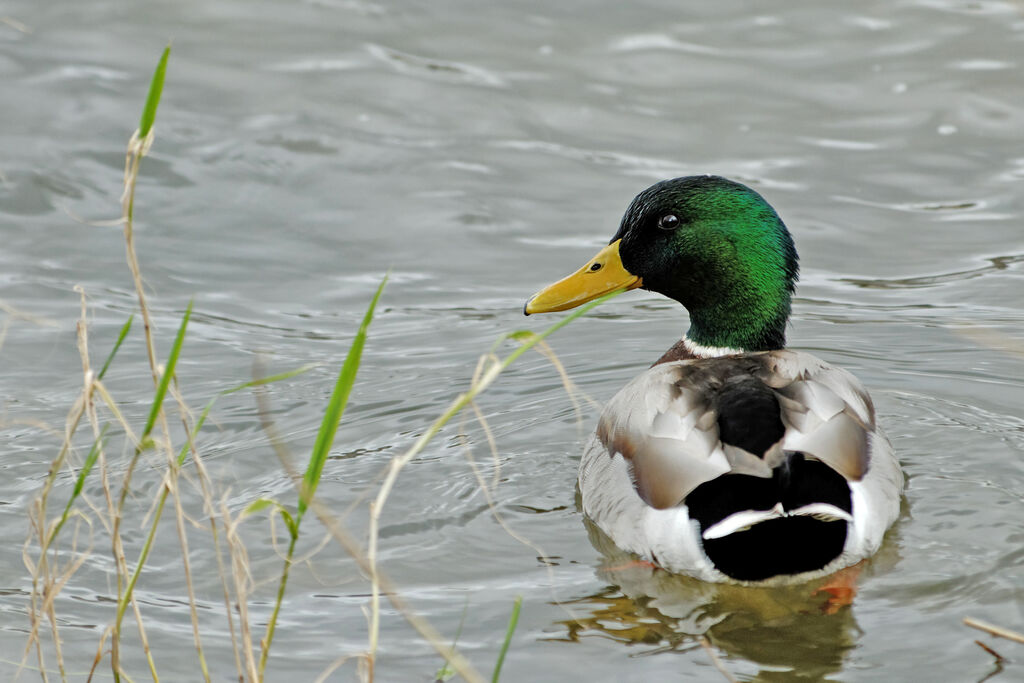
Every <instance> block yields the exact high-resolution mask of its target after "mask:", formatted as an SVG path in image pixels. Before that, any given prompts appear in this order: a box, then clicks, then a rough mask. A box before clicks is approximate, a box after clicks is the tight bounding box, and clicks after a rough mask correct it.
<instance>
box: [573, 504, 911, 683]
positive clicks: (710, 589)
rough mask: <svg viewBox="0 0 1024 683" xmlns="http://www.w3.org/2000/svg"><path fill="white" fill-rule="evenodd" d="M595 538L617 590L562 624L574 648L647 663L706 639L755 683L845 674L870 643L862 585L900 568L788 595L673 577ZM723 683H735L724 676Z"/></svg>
mask: <svg viewBox="0 0 1024 683" xmlns="http://www.w3.org/2000/svg"><path fill="white" fill-rule="evenodd" d="M585 523H586V527H587V532H588V534H589V536H590V541H591V543H592V544H593V545H594V547H595V548H596V549H597V550H599V551H600V552H601V553H602V555H603V556H604V557H603V561H602V562H601V564H600V566H599V567H598V568H597V575H598V576H599V577H600V578H601V579H602V580H603V581H606V582H607V583H608V584H610V585H608V586H607V587H606V588H604V589H602V590H601V591H599V592H597V593H594V594H593V595H588V596H586V597H582V598H579V599H576V600H572V601H569V602H567V603H565V604H566V606H567V607H568V608H569V609H570V610H571V611H572V612H573V613H575V614H576V616H577V618H576V619H567V620H565V621H562V622H560V626H562V627H564V628H565V629H566V631H565V636H564V638H559V640H567V641H571V642H578V641H580V640H581V639H583V638H591V637H603V638H610V639H612V640H615V641H618V642H621V643H624V644H626V645H631V646H636V647H637V648H638V652H637V653H636V655H637V656H651V655H656V654H660V653H666V652H675V653H680V652H688V651H690V650H694V649H701V644H700V637H701V636H703V637H706V638H707V639H708V641H710V643H711V645H712V646H713V647H715V648H717V649H719V650H720V651H721V652H723V653H724V655H725V657H726V658H725V661H724V665H725V667H726V668H727V669H730V670H731V671H733V672H734V673H735V674H741V672H743V670H744V669H748V670H749V665H745V664H743V665H737V664H732V663H731V661H730V660H745V661H746V662H749V663H750V664H753V665H754V666H755V667H757V669H758V672H757V674H756V675H755V676H754V677H753V678H746V677H744V680H754V681H773V682H774V681H794V680H795V681H817V680H824V679H826V678H827V677H829V676H830V675H832V674H835V673H837V672H839V671H841V670H842V668H843V663H844V661H845V658H846V656H847V654H848V653H849V652H850V651H851V650H852V649H853V648H854V647H855V646H856V644H857V639H858V637H859V635H860V633H861V631H860V629H859V627H858V626H857V622H856V619H855V618H854V614H853V610H852V599H853V591H852V590H848V589H847V588H846V587H847V586H852V584H853V581H854V580H856V579H857V578H858V577H859V576H861V575H862V572H865V571H870V570H871V569H874V568H877V567H878V566H879V565H883V564H884V565H889V564H891V563H894V562H895V557H894V554H895V549H894V546H893V545H888V546H886V548H884V549H883V551H882V553H881V554H879V555H877V556H876V557H875V558H874V559H873V560H872V561H871V569H867V568H866V565H865V564H860V565H856V566H854V567H851V568H849V569H847V570H844V571H842V572H839V573H837V574H834V575H831V576H827V577H821V578H819V579H815V580H812V581H808V582H805V583H797V584H791V585H783V586H745V585H735V584H715V583H709V582H707V581H700V580H698V579H693V578H690V577H686V576H680V575H678V574H672V573H669V572H667V571H664V570H662V569H659V568H657V567H654V566H653V565H651V564H650V563H647V562H643V561H640V560H638V559H637V557H636V556H635V555H632V554H630V553H627V552H625V551H623V550H621V549H620V548H618V547H617V546H616V545H615V543H613V542H612V541H611V539H610V538H608V536H607V535H606V534H605V533H604V532H603V531H601V530H600V529H599V528H598V527H597V526H596V525H595V524H593V523H592V522H590V521H589V520H586V519H585ZM718 678H719V679H721V680H725V679H724V678H722V677H721V676H718Z"/></svg>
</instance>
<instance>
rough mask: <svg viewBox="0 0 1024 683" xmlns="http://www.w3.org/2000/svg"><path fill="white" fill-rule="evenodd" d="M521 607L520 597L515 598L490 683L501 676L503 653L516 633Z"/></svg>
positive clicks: (521, 600) (494, 682) (506, 650)
mask: <svg viewBox="0 0 1024 683" xmlns="http://www.w3.org/2000/svg"><path fill="white" fill-rule="evenodd" d="M522 606H523V598H522V596H517V597H516V601H515V603H513V605H512V616H511V617H509V620H508V630H507V631H505V642H504V643H502V644H501V652H499V653H498V661H497V662H495V663H494V675H492V676H491V683H498V678H499V677H500V676H501V665H502V664H504V663H505V653H506V652H508V646H509V645H510V644H511V643H512V634H513V633H515V631H516V624H518V623H519V608H521V607H522Z"/></svg>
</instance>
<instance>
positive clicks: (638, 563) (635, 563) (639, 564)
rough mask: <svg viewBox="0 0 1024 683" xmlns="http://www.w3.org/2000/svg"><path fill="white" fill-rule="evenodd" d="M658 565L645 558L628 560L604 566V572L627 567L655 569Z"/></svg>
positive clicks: (621, 569)
mask: <svg viewBox="0 0 1024 683" xmlns="http://www.w3.org/2000/svg"><path fill="white" fill-rule="evenodd" d="M657 568H658V565H656V564H654V563H653V562H648V561H647V560H630V561H629V562H623V563H622V564H617V565H615V566H614V567H605V568H604V571H606V572H624V571H626V570H627V569H657Z"/></svg>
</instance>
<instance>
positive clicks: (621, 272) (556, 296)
mask: <svg viewBox="0 0 1024 683" xmlns="http://www.w3.org/2000/svg"><path fill="white" fill-rule="evenodd" d="M621 241H622V240H615V241H614V242H612V243H611V244H609V245H608V246H607V247H605V248H604V249H602V250H601V251H599V252H597V256H595V257H594V258H592V259H590V260H589V261H587V263H586V265H585V266H583V267H582V268H580V269H579V270H577V271H576V272H575V273H573V274H572V275H570V276H569V277H567V278H563V279H561V280H559V281H558V282H556V283H555V284H553V285H549V286H547V287H545V288H544V289H542V290H540V291H539V292H537V293H536V294H534V295H533V297H532V298H531V299H530V300H529V301H527V302H526V306H525V307H523V313H525V314H526V315H530V314H531V313H551V312H553V311H567V310H569V309H570V308H576V307H577V306H579V305H581V304H585V303H587V302H588V301H591V300H592V299H596V298H597V297H599V296H601V295H602V294H607V293H608V292H614V291H615V290H616V289H636V288H637V287H639V286H641V285H642V284H643V281H642V280H641V279H640V278H639V277H638V276H636V275H633V274H632V273H630V272H629V271H628V270H626V268H625V266H623V265H622V258H621V257H620V256H619V242H621Z"/></svg>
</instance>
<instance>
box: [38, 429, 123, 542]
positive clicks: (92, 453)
mask: <svg viewBox="0 0 1024 683" xmlns="http://www.w3.org/2000/svg"><path fill="white" fill-rule="evenodd" d="M109 426H110V425H103V429H102V430H101V431H100V435H99V436H98V437H96V440H95V441H93V442H92V448H90V449H89V454H88V455H86V456H85V462H84V463H82V469H80V470H79V471H78V478H77V479H76V480H75V488H74V489H72V491H71V497H70V498H68V504H67V505H65V506H64V514H62V515H61V516H60V521H59V522H57V526H56V527H54V529H53V533H51V534H50V540H49V541H48V544H49V545H52V544H53V542H54V541H55V540H56V538H57V534H59V533H60V530H61V527H63V526H64V522H66V521H68V515H69V514H71V506H72V505H74V503H75V500H76V499H77V498H78V496H79V495H81V493H82V489H83V488H84V487H85V478H86V477H88V476H89V472H91V471H92V467H93V465H95V464H96V459H97V458H98V457H99V455H100V449H102V448H103V442H104V440H105V439H106V435H107V428H108V427H109Z"/></svg>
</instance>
